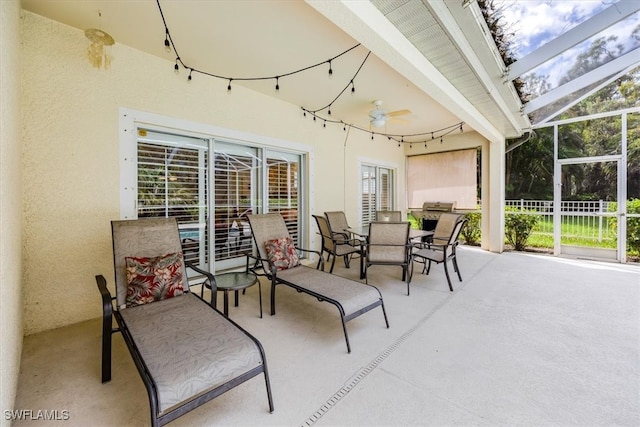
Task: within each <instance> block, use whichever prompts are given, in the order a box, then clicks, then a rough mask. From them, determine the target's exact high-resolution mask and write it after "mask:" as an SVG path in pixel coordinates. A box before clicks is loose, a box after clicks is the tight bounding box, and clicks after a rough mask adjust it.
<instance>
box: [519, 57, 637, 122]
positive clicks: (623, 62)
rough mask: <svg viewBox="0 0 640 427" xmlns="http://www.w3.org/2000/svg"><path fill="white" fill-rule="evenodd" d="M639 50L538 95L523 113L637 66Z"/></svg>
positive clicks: (525, 107)
mask: <svg viewBox="0 0 640 427" xmlns="http://www.w3.org/2000/svg"><path fill="white" fill-rule="evenodd" d="M639 49H640V48H637V49H634V50H632V51H631V52H628V53H626V54H624V55H622V56H620V57H618V58H616V59H614V60H613V61H610V62H608V63H606V64H604V65H601V66H600V67H598V68H596V69H595V70H592V71H589V72H588V73H586V74H583V75H582V76H580V77H578V78H575V79H573V80H571V81H570V82H568V83H565V84H563V85H562V86H558V87H557V88H555V89H553V90H551V91H549V92H547V93H545V94H544V95H540V96H539V97H537V98H535V99H533V100H531V101H529V102H528V103H527V104H525V106H524V112H525V113H527V114H528V113H531V112H533V111H536V110H539V109H540V108H543V107H545V106H547V105H549V104H551V103H553V102H555V101H557V100H558V99H560V98H563V97H565V96H568V95H570V94H572V93H574V92H576V91H579V90H580V89H583V88H585V87H587V86H589V85H592V84H593V83H596V82H598V81H600V80H602V79H604V78H607V77H609V76H611V75H613V74H617V73H618V72H620V71H622V70H625V69H627V68H629V67H634V66H636V65H638V64H639V63H640V55H638V50H639ZM590 93H593V92H590Z"/></svg>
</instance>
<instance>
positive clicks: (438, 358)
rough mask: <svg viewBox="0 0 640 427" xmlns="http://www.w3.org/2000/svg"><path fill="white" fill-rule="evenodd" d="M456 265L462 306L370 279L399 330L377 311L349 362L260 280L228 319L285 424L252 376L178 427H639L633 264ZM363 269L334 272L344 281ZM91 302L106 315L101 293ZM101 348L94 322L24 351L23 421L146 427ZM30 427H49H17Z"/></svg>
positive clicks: (422, 280)
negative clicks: (259, 356) (247, 337)
mask: <svg viewBox="0 0 640 427" xmlns="http://www.w3.org/2000/svg"><path fill="white" fill-rule="evenodd" d="M458 257H459V263H460V267H461V271H462V275H463V279H464V281H463V282H458V281H457V279H455V280H454V292H449V290H448V288H447V284H446V279H445V277H444V270H443V268H442V266H441V265H438V266H434V267H433V268H432V272H431V274H430V275H429V276H426V275H422V274H420V272H419V271H418V270H416V272H415V274H414V276H413V282H412V284H411V295H410V296H407V295H406V285H405V284H404V283H402V282H400V269H399V268H397V267H380V266H374V267H372V268H371V269H370V271H369V274H370V279H369V283H371V284H373V285H376V286H377V287H378V288H379V289H380V290H381V292H382V294H383V298H384V302H385V306H386V309H387V314H388V317H389V322H390V328H389V329H386V328H385V324H384V319H383V316H382V312H381V310H379V309H376V310H373V311H371V312H368V313H366V314H364V315H362V316H360V317H358V318H356V319H355V320H353V321H351V322H349V323H347V329H348V331H349V338H350V341H351V346H352V353H351V354H348V353H347V351H346V345H345V342H344V336H343V332H342V327H341V324H340V320H339V316H338V313H337V311H336V309H335V307H334V306H332V305H330V304H327V303H321V302H319V301H317V300H316V299H314V298H311V297H309V296H308V295H304V294H299V293H296V292H295V291H294V290H292V289H290V288H287V287H284V286H279V287H278V295H277V314H276V315H275V316H270V315H269V314H268V309H269V298H268V293H269V286H268V284H267V283H264V282H263V286H262V292H263V302H264V308H265V316H264V318H262V319H260V318H259V316H258V298H257V292H258V288H257V287H255V286H254V287H252V288H250V289H249V290H248V291H247V294H246V295H244V296H241V301H240V306H239V307H231V310H230V317H231V318H232V319H233V320H235V321H236V322H238V323H239V324H240V325H241V326H243V327H244V328H246V329H247V330H248V331H250V332H251V333H252V334H254V335H255V336H256V337H257V338H258V339H259V340H260V341H261V342H262V344H263V346H264V348H265V352H266V355H267V362H268V369H269V372H270V376H271V384H272V389H273V396H274V403H275V412H274V413H273V414H270V413H269V411H268V405H267V397H266V392H265V384H264V381H263V378H262V377H256V378H254V379H252V380H250V381H248V382H246V383H244V384H242V385H241V386H239V387H236V388H235V389H233V390H231V391H229V392H227V393H226V394H224V395H222V396H220V397H218V398H216V399H214V400H213V401H211V402H209V403H207V404H205V405H204V406H201V407H200V408H198V409H196V410H194V411H192V412H190V413H189V414H187V415H185V416H183V417H181V418H180V419H178V420H176V421H174V422H173V423H171V425H175V426H204V425H227V426H250V425H254V426H265V425H276V426H305V425H313V424H315V425H325V426H334V425H335V426H355V425H359V426H372V425H384V426H387V425H395V426H405V425H433V426H461V425H474V426H514V425H526V426H568V425H572V426H613V425H620V426H638V425H640V268H639V267H638V266H634V265H620V264H614V263H600V262H594V261H587V260H573V259H565V258H555V257H552V256H547V255H536V254H527V253H518V252H506V253H503V254H500V255H497V254H493V253H489V252H485V251H482V250H480V249H477V248H470V247H462V248H461V249H460V251H459V256H458ZM357 269H358V266H357V261H354V262H353V264H352V266H351V268H350V269H345V268H344V265H343V264H342V262H341V261H340V260H339V261H338V262H337V263H336V269H335V271H334V273H337V274H339V275H344V276H348V277H351V278H354V279H355V278H357V276H358V271H357ZM97 273H100V272H97ZM104 273H106V272H104ZM87 286H94V284H92V283H87ZM219 301H221V299H219ZM87 303H88V304H95V305H96V306H99V305H100V299H99V296H98V291H97V289H96V298H95V301H88V302H87ZM52 309H59V310H64V307H58V308H52ZM193 327H194V328H202V327H206V325H202V324H194V325H193ZM100 334H101V323H100V319H95V320H91V321H87V322H83V323H80V324H75V325H71V326H68V327H65V328H61V329H57V330H53V331H48V332H44V333H40V334H36V335H31V336H28V337H26V338H25V341H24V348H23V356H22V366H21V373H20V379H19V386H18V396H17V401H16V409H30V410H34V411H36V410H58V411H63V410H66V411H68V414H69V418H70V419H69V420H67V421H57V422H49V423H46V424H47V425H49V424H60V425H65V426H72V425H73V426H144V425H149V424H150V421H149V403H148V399H147V394H146V391H145V388H144V386H143V383H142V381H141V379H140V377H139V375H138V373H137V371H136V369H135V366H134V364H133V362H132V360H131V357H130V356H129V354H128V351H127V349H126V346H125V345H124V343H123V340H122V337H121V336H119V335H117V334H116V335H114V363H113V379H112V381H111V382H110V383H107V384H101V382H100ZM30 424H31V425H43V423H42V421H16V422H15V423H14V424H13V425H15V426H23V425H30Z"/></svg>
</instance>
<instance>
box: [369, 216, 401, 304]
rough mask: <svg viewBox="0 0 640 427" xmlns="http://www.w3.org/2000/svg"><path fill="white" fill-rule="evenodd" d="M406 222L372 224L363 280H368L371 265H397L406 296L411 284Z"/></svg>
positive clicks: (370, 225)
mask: <svg viewBox="0 0 640 427" xmlns="http://www.w3.org/2000/svg"><path fill="white" fill-rule="evenodd" d="M410 226H411V224H409V223H408V222H387V221H382V222H377V221H376V222H372V223H371V224H369V237H368V240H367V247H366V259H365V263H364V265H365V270H364V275H365V279H366V280H367V282H368V280H369V268H370V267H371V266H372V265H397V266H400V267H402V280H403V281H406V282H407V295H409V286H410V284H411V273H412V270H411V268H410V267H411V245H410V243H409V228H410Z"/></svg>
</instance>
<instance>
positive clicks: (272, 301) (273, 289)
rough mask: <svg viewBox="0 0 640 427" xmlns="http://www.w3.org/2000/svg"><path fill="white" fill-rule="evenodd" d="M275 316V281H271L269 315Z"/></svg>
mask: <svg viewBox="0 0 640 427" xmlns="http://www.w3.org/2000/svg"><path fill="white" fill-rule="evenodd" d="M275 314H276V283H275V280H272V281H271V315H272V316H273V315H275Z"/></svg>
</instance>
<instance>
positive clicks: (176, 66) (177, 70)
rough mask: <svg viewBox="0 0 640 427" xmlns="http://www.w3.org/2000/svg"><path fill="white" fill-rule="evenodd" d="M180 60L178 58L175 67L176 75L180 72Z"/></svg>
mask: <svg viewBox="0 0 640 427" xmlns="http://www.w3.org/2000/svg"><path fill="white" fill-rule="evenodd" d="M179 59H180V58H179V57H178V58H176V65H174V66H173V69H174V71H175V72H176V74H178V72H179V71H180V67H179V66H178V60H179Z"/></svg>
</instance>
